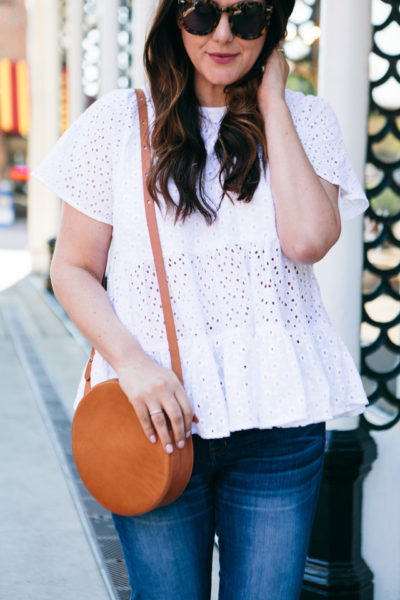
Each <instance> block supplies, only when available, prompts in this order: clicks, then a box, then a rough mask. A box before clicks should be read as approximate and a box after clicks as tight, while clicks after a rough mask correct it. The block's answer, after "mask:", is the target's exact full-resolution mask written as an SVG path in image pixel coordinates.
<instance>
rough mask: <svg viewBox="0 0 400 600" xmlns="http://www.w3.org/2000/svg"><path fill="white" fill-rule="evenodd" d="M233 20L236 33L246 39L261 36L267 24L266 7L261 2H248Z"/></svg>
mask: <svg viewBox="0 0 400 600" xmlns="http://www.w3.org/2000/svg"><path fill="white" fill-rule="evenodd" d="M232 20H233V30H234V33H235V35H237V36H239V37H242V38H244V39H246V38H249V39H252V38H257V37H260V36H261V35H262V31H263V29H264V27H265V24H266V15H265V8H264V6H263V4H262V3H261V2H246V3H245V4H243V6H242V7H241V10H240V11H237V12H236V13H235V14H234V15H233V17H232Z"/></svg>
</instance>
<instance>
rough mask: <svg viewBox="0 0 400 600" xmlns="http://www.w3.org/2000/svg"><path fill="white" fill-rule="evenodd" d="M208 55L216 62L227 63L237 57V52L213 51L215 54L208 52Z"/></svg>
mask: <svg viewBox="0 0 400 600" xmlns="http://www.w3.org/2000/svg"><path fill="white" fill-rule="evenodd" d="M209 57H210V58H211V60H213V61H214V62H216V63H220V64H226V63H229V62H232V61H233V60H235V58H236V57H237V54H221V53H215V54H209Z"/></svg>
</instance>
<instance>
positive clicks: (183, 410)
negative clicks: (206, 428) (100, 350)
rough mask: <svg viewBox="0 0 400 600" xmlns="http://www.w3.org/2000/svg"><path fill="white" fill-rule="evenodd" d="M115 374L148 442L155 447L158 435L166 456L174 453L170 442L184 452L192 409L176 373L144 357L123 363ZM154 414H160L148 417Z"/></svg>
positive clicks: (188, 435)
mask: <svg viewBox="0 0 400 600" xmlns="http://www.w3.org/2000/svg"><path fill="white" fill-rule="evenodd" d="M116 371H117V375H118V378H119V383H120V385H121V387H122V389H123V391H124V393H125V394H126V396H127V397H128V399H129V401H130V403H131V404H132V406H133V408H134V409H135V412H136V415H137V417H138V419H139V421H140V423H141V425H142V427H143V431H144V432H145V434H146V436H147V437H148V438H149V440H150V441H151V442H152V443H155V442H156V439H157V438H156V435H157V434H158V436H159V437H160V440H161V443H162V445H163V447H164V449H165V451H166V452H167V453H168V454H171V453H172V452H173V450H174V447H173V441H175V444H176V446H177V447H178V448H183V446H184V445H185V440H186V438H187V437H190V435H191V431H192V422H193V409H192V406H191V404H190V400H189V398H188V397H187V395H186V392H185V390H184V388H183V386H182V385H181V383H180V381H179V379H178V377H177V376H176V375H175V373H174V372H173V371H171V370H170V369H166V368H164V367H162V366H160V365H158V364H157V363H156V362H154V361H153V360H151V358H149V357H148V356H147V355H146V354H143V357H141V358H140V360H139V361H138V360H130V361H126V362H125V363H124V364H123V365H121V366H118V368H117V369H116ZM153 411H160V412H155V413H154V414H152V415H151V414H150V413H151V412H153ZM168 422H169V423H170V425H171V427H172V431H171V428H170V427H169V424H168ZM171 434H173V439H172V435H171Z"/></svg>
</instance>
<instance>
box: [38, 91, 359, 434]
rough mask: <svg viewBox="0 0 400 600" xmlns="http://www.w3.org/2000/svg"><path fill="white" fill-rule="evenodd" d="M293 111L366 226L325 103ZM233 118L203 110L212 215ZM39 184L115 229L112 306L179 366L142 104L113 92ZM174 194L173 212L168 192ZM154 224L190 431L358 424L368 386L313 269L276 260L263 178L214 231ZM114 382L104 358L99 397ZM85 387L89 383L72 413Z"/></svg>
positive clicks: (161, 357) (84, 120) (65, 140)
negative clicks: (191, 418)
mask: <svg viewBox="0 0 400 600" xmlns="http://www.w3.org/2000/svg"><path fill="white" fill-rule="evenodd" d="M146 93H147V99H148V105H149V118H150V123H151V122H152V121H153V120H154V112H153V108H152V104H151V98H150V95H149V91H148V90H147V92H146ZM286 102H287V104H288V106H289V108H290V110H291V113H292V117H293V121H294V124H295V126H296V129H297V132H298V135H299V137H300V139H301V142H302V144H303V146H304V149H305V151H306V153H307V155H308V157H309V159H310V161H311V163H312V165H313V167H314V169H315V171H316V173H317V174H318V175H319V177H322V178H324V179H326V180H327V181H330V182H331V183H334V184H338V185H339V186H340V196H339V207H340V213H341V216H342V219H348V218H351V217H354V216H356V215H358V214H360V213H362V212H363V211H364V210H365V209H366V207H367V199H366V197H365V195H364V192H363V189H362V187H361V185H360V183H359V182H358V180H357V177H356V175H355V173H354V170H353V168H352V165H351V163H350V160H349V157H348V155H347V153H346V150H345V147H344V144H343V140H342V136H341V132H340V128H339V126H338V123H337V119H336V117H335V114H334V113H333V111H332V109H331V108H330V106H329V105H328V103H327V102H326V101H325V100H323V99H321V98H318V97H314V96H304V95H303V94H302V93H299V92H292V91H289V90H288V91H287V92H286ZM224 113H225V108H203V109H202V110H201V114H202V117H201V119H202V135H203V138H204V142H205V145H206V149H207V153H208V160H207V165H206V184H205V189H206V193H207V195H208V197H209V198H210V199H212V201H213V202H214V204H215V205H216V206H218V205H219V204H220V198H221V191H220V186H219V182H218V170H219V165H218V161H217V158H216V156H215V153H214V145H215V142H216V139H217V136H218V130H219V125H220V122H221V119H222V118H223V115H224ZM33 175H34V176H35V177H36V178H37V179H39V180H40V181H42V182H43V183H44V184H46V185H47V186H48V187H50V188H51V189H52V190H54V192H55V193H56V194H57V195H58V196H59V197H60V198H62V199H63V200H64V201H65V202H68V203H69V204H71V205H72V206H73V207H75V208H76V209H78V210H79V211H81V212H82V213H84V214H85V215H89V216H90V217H92V218H93V219H97V220H99V221H101V222H103V223H108V224H110V225H112V226H113V242H112V246H111V249H110V255H109V271H108V294H109V297H110V300H111V303H112V305H113V307H114V310H115V312H116V314H117V315H118V317H119V318H120V320H121V321H122V322H123V323H124V325H125V326H126V327H127V328H128V329H129V331H131V332H132V334H134V335H135V336H136V338H137V339H138V341H139V343H140V344H141V346H142V348H143V349H144V350H145V352H146V353H147V354H148V355H149V356H151V357H152V358H153V359H154V360H155V361H157V362H158V363H160V364H162V365H164V366H166V367H170V364H171V363H170V356H169V351H168V344H167V338H166V333H165V328H164V320H163V313H162V308H161V302H160V296H159V291H158V285H157V280H156V276H155V270H154V266H153V258H152V252H151V247H150V240H149V235H148V230H147V225H146V219H145V212H144V203H143V191H142V172H141V157H140V131H139V122H138V113H137V102H136V96H135V93H134V91H133V90H117V91H115V92H112V93H110V94H107V95H106V96H104V97H103V98H101V99H100V100H98V101H97V102H95V103H94V104H93V105H92V106H91V107H90V108H89V109H88V110H86V112H85V113H84V114H83V115H82V116H81V117H80V118H79V119H78V120H77V121H76V122H75V123H74V124H73V125H72V126H71V127H70V128H69V130H68V131H67V132H66V133H65V134H64V135H63V136H62V137H61V139H60V140H59V141H58V142H57V144H56V145H55V147H54V148H53V150H52V151H51V152H50V153H49V155H48V156H47V157H46V159H45V160H44V162H43V163H42V164H41V165H40V166H39V168H38V169H37V170H36V171H35V172H34V173H33ZM171 192H172V194H173V198H174V201H175V200H176V201H177V200H178V198H177V190H176V188H175V186H174V185H172V184H171ZM156 213H157V221H158V226H159V231H160V239H161V245H162V249H163V255H164V262H165V266H166V271H167V277H168V284H169V289H170V295H171V302H172V308H173V312H174V317H175V324H176V330H177V337H178V343H179V349H180V354H181V359H182V370H183V378H184V385H185V389H186V392H187V394H188V396H189V397H190V399H191V401H192V403H193V406H194V409H195V411H196V414H197V416H198V418H199V424H198V425H197V426H194V429H193V431H194V432H198V433H199V434H200V435H201V436H202V437H204V438H218V437H224V436H228V435H229V434H230V432H231V431H237V430H240V429H250V428H270V427H273V426H277V427H292V426H299V425H307V424H310V423H315V422H319V421H326V420H330V419H333V418H335V417H343V416H354V415H357V414H360V413H361V412H362V411H363V409H364V407H365V405H366V403H367V400H366V396H365V393H364V389H363V386H362V383H361V380H360V377H359V374H358V372H357V370H356V368H355V366H354V364H353V361H352V359H351V357H350V355H349V353H348V351H347V349H346V348H345V346H344V344H343V342H342V341H341V339H340V338H339V337H338V335H337V333H336V332H335V331H334V329H333V327H332V325H331V323H330V321H329V318H328V316H327V314H326V311H325V309H324V307H323V305H322V302H321V297H320V292H319V288H318V284H317V282H316V280H315V278H314V274H313V269H312V266H310V265H301V264H296V263H294V262H293V261H291V260H289V259H288V258H287V257H286V256H285V255H284V254H283V253H282V251H281V247H280V243H279V239H278V235H277V232H276V227H275V214H274V202H273V197H272V194H271V186H270V177H269V171H268V169H267V172H266V174H265V176H264V175H263V176H262V178H261V181H260V184H259V186H258V188H257V190H256V193H255V195H254V198H253V200H252V201H251V202H250V203H248V204H245V203H243V202H239V201H236V202H235V201H233V202H231V201H230V200H229V199H228V198H224V200H223V201H222V203H221V205H220V207H219V210H218V216H217V220H216V221H215V222H214V223H213V224H212V225H211V226H208V225H207V224H206V222H205V220H204V218H203V217H202V216H201V215H200V214H198V213H195V214H194V215H192V216H190V217H189V218H188V219H187V220H186V221H185V223H184V224H182V223H179V224H177V225H174V221H173V215H172V214H171V213H170V212H169V213H166V211H164V210H163V209H162V210H161V211H159V210H158V209H157V210H156ZM115 376H116V374H115V372H114V371H113V369H112V368H111V366H110V365H109V364H107V362H106V361H105V360H104V359H103V358H102V356H101V355H100V354H99V353H96V355H95V358H94V361H93V369H92V383H93V385H95V384H96V383H99V382H101V381H104V380H106V379H109V378H112V377H115ZM83 386H84V381H83V378H82V380H81V382H80V385H79V389H78V393H77V401H79V399H80V398H81V397H82V394H83Z"/></svg>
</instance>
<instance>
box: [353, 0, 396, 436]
mask: <svg viewBox="0 0 400 600" xmlns="http://www.w3.org/2000/svg"><path fill="white" fill-rule="evenodd" d="M368 133H369V137H368V152H367V166H366V190H367V194H368V197H369V200H370V208H369V209H368V212H367V216H366V218H365V238H364V239H365V243H364V276H363V316H362V321H363V322H362V327H361V346H362V350H361V372H362V375H363V380H364V385H365V388H366V391H367V394H368V398H369V401H370V406H369V407H368V408H367V409H366V411H365V413H364V415H363V417H362V420H363V424H364V425H365V426H367V427H368V428H370V429H389V428H390V427H393V425H395V424H396V423H397V422H398V421H399V420H400V379H399V376H400V7H399V2H398V0H374V2H373V46H372V51H371V55H370V113H369V132H368Z"/></svg>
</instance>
